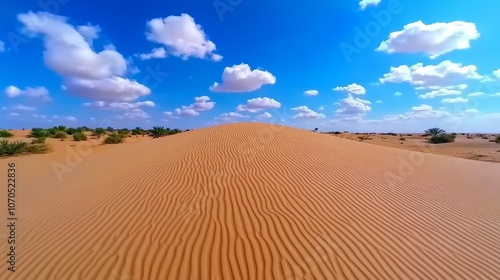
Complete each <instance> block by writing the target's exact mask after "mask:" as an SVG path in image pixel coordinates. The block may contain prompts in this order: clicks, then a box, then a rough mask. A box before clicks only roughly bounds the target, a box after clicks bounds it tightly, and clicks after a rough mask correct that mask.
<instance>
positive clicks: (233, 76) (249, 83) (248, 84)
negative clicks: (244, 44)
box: [210, 63, 276, 92]
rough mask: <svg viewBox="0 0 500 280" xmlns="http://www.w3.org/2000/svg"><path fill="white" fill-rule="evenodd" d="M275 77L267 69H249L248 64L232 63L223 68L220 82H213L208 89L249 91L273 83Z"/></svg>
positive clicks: (216, 90)
mask: <svg viewBox="0 0 500 280" xmlns="http://www.w3.org/2000/svg"><path fill="white" fill-rule="evenodd" d="M275 83H276V77H275V76H274V75H273V74H271V73H270V72H268V71H263V70H259V69H254V70H251V69H250V66H248V64H244V63H242V64H239V65H233V66H231V67H226V68H224V72H223V73H222V83H221V84H219V83H217V82H215V83H214V84H213V85H212V86H211V87H210V90H212V91H215V92H251V91H256V90H258V89H260V88H261V87H262V86H263V85H274V84H275Z"/></svg>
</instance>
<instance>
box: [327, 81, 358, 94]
mask: <svg viewBox="0 0 500 280" xmlns="http://www.w3.org/2000/svg"><path fill="white" fill-rule="evenodd" d="M333 90H334V91H340V92H348V93H351V94H365V93H366V90H365V88H364V87H363V86H361V85H358V84H356V83H353V84H350V85H348V86H345V87H336V88H334V89H333Z"/></svg>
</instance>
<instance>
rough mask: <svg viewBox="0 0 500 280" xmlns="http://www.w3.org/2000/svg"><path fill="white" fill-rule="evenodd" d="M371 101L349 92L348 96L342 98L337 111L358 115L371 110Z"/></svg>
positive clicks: (338, 112)
mask: <svg viewBox="0 0 500 280" xmlns="http://www.w3.org/2000/svg"><path fill="white" fill-rule="evenodd" d="M370 104H371V102H370V101H368V100H364V99H360V98H354V97H353V96H352V95H350V94H349V96H348V97H347V98H344V99H341V100H340V104H339V105H340V106H341V108H340V109H337V110H336V111H335V112H336V113H337V114H346V115H357V114H363V113H366V112H369V111H370V110H371V107H370Z"/></svg>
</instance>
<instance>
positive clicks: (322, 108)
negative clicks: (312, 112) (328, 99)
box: [318, 106, 326, 111]
mask: <svg viewBox="0 0 500 280" xmlns="http://www.w3.org/2000/svg"><path fill="white" fill-rule="evenodd" d="M325 109H326V106H319V108H318V110H319V111H324V110H325Z"/></svg>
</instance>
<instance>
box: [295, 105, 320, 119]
mask: <svg viewBox="0 0 500 280" xmlns="http://www.w3.org/2000/svg"><path fill="white" fill-rule="evenodd" d="M290 110H292V111H297V114H296V115H295V116H293V118H294V119H297V118H299V119H324V118H325V115H323V114H321V113H317V112H314V111H313V110H311V109H309V108H307V106H299V107H296V108H292V109H290Z"/></svg>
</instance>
